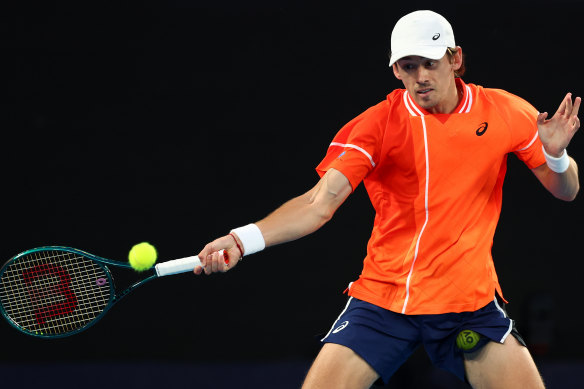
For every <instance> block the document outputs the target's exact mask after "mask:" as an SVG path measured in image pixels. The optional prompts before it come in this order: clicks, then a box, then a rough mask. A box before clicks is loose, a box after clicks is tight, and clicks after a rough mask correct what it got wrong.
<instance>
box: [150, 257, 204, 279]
mask: <svg viewBox="0 0 584 389" xmlns="http://www.w3.org/2000/svg"><path fill="white" fill-rule="evenodd" d="M195 266H201V261H200V260H199V257H197V256H196V255H195V256H193V257H186V258H180V259H174V260H172V261H167V262H162V263H158V264H156V266H154V268H155V269H156V275H158V277H163V276H169V275H172V274H179V273H186V272H189V271H192V270H193V269H194V268H195Z"/></svg>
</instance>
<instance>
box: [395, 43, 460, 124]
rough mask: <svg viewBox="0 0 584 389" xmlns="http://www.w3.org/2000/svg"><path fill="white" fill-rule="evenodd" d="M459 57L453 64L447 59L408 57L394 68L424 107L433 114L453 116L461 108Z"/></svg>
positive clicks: (399, 77)
mask: <svg viewBox="0 0 584 389" xmlns="http://www.w3.org/2000/svg"><path fill="white" fill-rule="evenodd" d="M456 57H457V55H456V54H455V57H454V61H452V62H450V60H449V58H448V56H447V55H444V56H443V57H442V58H441V59H439V60H434V59H429V58H424V57H419V56H410V57H404V58H402V59H400V60H398V61H397V62H396V65H394V66H393V72H394V74H395V76H396V77H397V78H398V79H399V80H401V81H402V82H403V84H404V86H405V88H406V89H407V91H408V92H409V94H410V95H411V96H412V98H413V99H414V100H415V101H416V103H417V104H418V105H419V106H420V107H422V108H424V109H425V110H427V111H429V112H431V113H450V112H451V111H452V110H453V109H454V108H456V106H457V105H458V94H457V92H456V84H455V82H454V70H456V69H458V68H459V67H460V64H459V63H458V65H457V58H456Z"/></svg>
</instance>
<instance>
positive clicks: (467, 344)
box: [456, 330, 481, 351]
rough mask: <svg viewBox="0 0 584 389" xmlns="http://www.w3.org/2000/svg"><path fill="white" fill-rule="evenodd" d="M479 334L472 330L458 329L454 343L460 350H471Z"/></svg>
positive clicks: (477, 340) (479, 337)
mask: <svg viewBox="0 0 584 389" xmlns="http://www.w3.org/2000/svg"><path fill="white" fill-rule="evenodd" d="M480 339H481V336H480V335H479V334H477V333H476V332H474V331H472V330H463V331H460V333H459V334H458V336H457V337H456V345H457V346H458V348H459V349H461V350H466V351H468V350H471V349H472V348H473V347H474V346H476V345H477V343H478V342H479V340H480Z"/></svg>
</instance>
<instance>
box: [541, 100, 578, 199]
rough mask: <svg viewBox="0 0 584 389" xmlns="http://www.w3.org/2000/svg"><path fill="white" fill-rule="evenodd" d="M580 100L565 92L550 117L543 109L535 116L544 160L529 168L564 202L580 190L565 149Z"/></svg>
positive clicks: (575, 126)
mask: <svg viewBox="0 0 584 389" xmlns="http://www.w3.org/2000/svg"><path fill="white" fill-rule="evenodd" d="M581 101H582V100H581V99H580V97H576V99H575V101H574V102H573V103H572V94H571V93H568V94H567V95H566V97H565V98H564V100H563V101H562V103H561V104H560V107H559V108H558V110H557V111H556V113H555V114H554V116H553V117H552V118H551V119H549V120H548V119H547V116H548V113H547V112H543V113H540V114H539V115H538V117H537V128H538V132H539V138H540V140H541V143H542V144H543V151H544V153H545V154H546V161H547V163H545V164H543V165H541V166H538V167H536V168H534V169H532V172H533V174H535V176H536V177H537V178H538V179H539V181H540V182H541V183H542V184H543V186H544V187H545V188H546V189H547V190H548V191H550V192H551V193H552V194H553V195H554V196H555V197H557V198H559V199H561V200H566V201H572V200H574V198H575V197H576V194H577V193H578V190H579V189H580V184H579V181H578V165H577V164H576V161H574V160H573V159H572V158H571V157H569V156H568V154H567V152H566V148H567V147H568V144H569V143H570V141H571V140H572V137H573V136H574V134H575V133H576V131H578V128H580V119H578V110H579V109H580V103H581Z"/></svg>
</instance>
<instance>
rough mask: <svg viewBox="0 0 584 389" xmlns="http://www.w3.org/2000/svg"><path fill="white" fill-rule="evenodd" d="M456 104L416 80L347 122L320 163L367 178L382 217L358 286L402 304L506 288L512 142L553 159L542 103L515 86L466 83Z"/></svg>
mask: <svg viewBox="0 0 584 389" xmlns="http://www.w3.org/2000/svg"><path fill="white" fill-rule="evenodd" d="M456 82H457V84H458V87H459V88H461V89H462V90H463V91H464V97H463V98H462V99H461V102H460V104H459V106H458V107H457V108H456V109H455V111H453V113H451V114H430V113H429V112H427V111H425V110H424V109H422V108H421V107H419V106H418V105H417V104H416V103H415V102H414V99H413V98H412V97H411V96H410V95H409V94H408V92H407V91H406V90H403V89H398V90H395V91H393V92H392V93H391V94H389V95H388V96H387V99H386V100H385V101H383V102H381V103H379V104H377V105H375V106H373V107H371V108H369V109H368V110H366V111H365V112H363V113H362V114H361V115H359V116H357V117H356V118H355V119H353V120H352V121H350V122H349V123H348V124H346V125H345V126H344V127H343V128H342V129H341V130H340V131H339V132H338V133H337V135H336V136H335V138H334V140H333V142H332V143H331V144H330V146H329V149H328V152H327V154H326V157H325V158H324V160H323V161H322V162H321V163H320V164H319V165H318V167H317V171H318V173H319V174H320V175H321V176H322V175H324V173H325V172H326V171H327V170H328V169H331V168H334V169H336V170H339V171H340V172H341V173H343V174H344V175H345V176H346V177H347V178H348V179H349V181H350V183H351V186H352V187H353V189H355V188H356V187H357V185H358V184H359V183H360V182H361V181H363V182H364V184H365V188H366V189H367V192H368V194H369V197H370V199H371V202H372V204H373V207H374V208H375V213H376V214H375V221H374V225H373V231H372V233H371V238H370V240H369V242H368V245H367V256H366V257H365V260H364V264H363V271H362V273H361V275H360V276H359V279H358V280H357V281H355V282H353V283H351V286H350V288H349V295H351V296H354V297H356V298H358V299H361V300H365V301H368V302H370V303H372V304H375V305H377V306H380V307H383V308H386V309H389V310H391V311H394V312H399V313H405V314H438V313H447V312H463V311H474V310H477V309H480V308H482V307H483V306H485V305H487V304H488V303H489V302H491V301H493V298H494V296H495V291H497V292H498V293H499V295H501V297H503V294H502V292H501V288H500V286H499V282H498V279H497V274H496V273H495V267H494V264H493V259H492V256H491V247H492V243H493V235H494V234H495V227H496V225H497V222H498V220H499V215H500V213H501V200H502V187H503V180H504V177H505V172H506V166H507V155H508V154H509V153H511V152H513V153H515V154H516V155H517V157H518V158H519V159H520V160H522V161H523V162H524V163H525V164H526V165H527V166H528V167H529V168H535V167H537V166H540V165H542V164H543V163H545V158H544V156H543V152H542V144H541V141H540V140H539V136H538V133H537V124H536V118H537V110H536V109H535V108H533V106H531V105H530V104H529V103H527V102H526V101H524V100H522V99H520V98H519V97H517V96H514V95H512V94H510V93H508V92H505V91H503V90H498V89H487V88H483V87H481V86H478V85H473V84H465V83H464V82H463V81H462V80H460V79H456Z"/></svg>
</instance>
